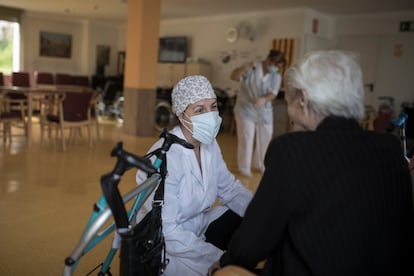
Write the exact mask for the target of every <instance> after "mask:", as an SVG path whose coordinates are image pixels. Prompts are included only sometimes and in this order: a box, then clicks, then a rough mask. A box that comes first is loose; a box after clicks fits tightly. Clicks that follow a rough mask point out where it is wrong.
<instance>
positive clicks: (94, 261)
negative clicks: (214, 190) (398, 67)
mask: <svg viewBox="0 0 414 276" xmlns="http://www.w3.org/2000/svg"><path fill="white" fill-rule="evenodd" d="M33 136H34V141H33V146H32V147H31V148H30V149H29V148H27V146H26V139H25V138H24V137H23V136H17V137H13V140H12V142H11V143H6V144H4V143H3V141H2V139H0V223H1V224H0V244H1V248H2V249H1V256H0V275H62V271H63V267H64V259H65V258H66V257H67V256H69V255H70V253H71V251H72V250H73V248H74V246H75V244H76V243H77V242H78V240H79V238H80V235H81V232H82V230H83V227H84V226H85V223H86V221H87V219H88V218H89V216H90V214H91V212H92V207H93V203H95V202H96V200H97V199H98V198H99V196H100V194H101V190H100V185H99V179H100V176H101V175H102V174H104V173H107V172H109V171H111V169H112V168H113V166H114V158H112V157H111V156H110V151H111V149H112V147H113V146H114V145H115V143H116V142H117V141H123V143H124V148H125V149H126V150H128V151H131V152H134V153H135V154H137V155H143V154H145V152H146V151H147V149H148V148H149V146H150V145H151V144H152V143H153V142H154V141H155V140H156V139H157V136H158V133H155V132H154V137H135V136H129V135H125V134H123V132H122V129H121V126H119V125H117V124H116V123H114V122H111V121H103V122H102V127H101V140H99V141H95V143H94V147H93V148H89V147H88V142H87V137H86V136H87V135H86V133H84V135H83V137H79V138H77V139H76V140H75V141H74V142H73V143H72V144H69V145H68V146H67V151H66V152H62V150H61V143H60V142H59V140H58V141H49V140H46V141H45V142H44V144H43V145H39V130H38V125H34V135H33ZM218 141H219V143H220V145H221V147H222V150H223V155H224V159H225V160H226V162H227V165H228V167H229V169H230V170H231V171H232V172H236V136H235V135H233V134H228V133H220V134H219V136H218ZM236 176H237V177H239V178H240V180H241V181H242V182H243V183H244V184H245V185H246V186H247V187H249V188H250V189H252V190H255V189H256V186H257V183H258V182H259V180H260V176H261V175H260V174H259V173H257V172H255V173H254V174H253V177H252V178H245V177H242V176H239V175H238V174H236ZM134 186H135V171H132V170H131V171H129V172H127V173H126V174H125V175H124V177H123V178H122V181H121V183H120V188H121V190H122V192H126V191H128V190H130V189H131V188H132V187H134ZM109 246H110V240H109V239H108V241H105V242H102V244H100V245H98V246H97V247H96V248H95V249H93V251H91V252H90V253H89V254H87V255H86V256H84V257H83V258H82V260H81V263H80V264H79V266H78V268H77V270H76V273H75V274H74V275H85V274H87V273H88V272H89V271H90V270H92V268H93V267H95V266H96V265H98V264H99V263H100V262H102V260H103V256H104V255H105V254H106V253H107V250H108V248H109ZM118 270H119V269H118V258H117V257H116V258H115V261H114V263H113V267H112V269H111V271H112V272H113V275H118ZM92 275H96V273H95V274H92Z"/></svg>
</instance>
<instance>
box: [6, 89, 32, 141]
mask: <svg viewBox="0 0 414 276" xmlns="http://www.w3.org/2000/svg"><path fill="white" fill-rule="evenodd" d="M11 102H13V100H12V99H10V98H9V97H8V95H7V94H0V124H1V125H2V127H3V142H4V143H6V142H7V138H9V141H11V137H12V130H11V129H12V124H13V123H19V122H22V121H24V120H25V119H24V112H23V110H24V109H23V108H20V111H13V110H10V104H11ZM18 104H22V101H18ZM25 131H26V129H25ZM25 134H26V133H25Z"/></svg>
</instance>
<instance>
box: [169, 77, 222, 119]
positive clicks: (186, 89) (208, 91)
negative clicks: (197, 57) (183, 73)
mask: <svg viewBox="0 0 414 276" xmlns="http://www.w3.org/2000/svg"><path fill="white" fill-rule="evenodd" d="M215 98H217V96H216V94H215V93H214V89H213V87H212V86H211V83H210V82H209V81H208V79H207V78H206V77H204V76H188V77H185V78H183V79H182V80H180V81H179V82H178V83H177V84H176V85H175V86H174V88H173V91H172V93H171V101H172V111H173V112H174V113H175V114H176V115H179V114H181V113H183V112H184V111H185V109H186V108H187V106H188V105H189V104H193V103H196V102H198V101H201V100H205V99H215Z"/></svg>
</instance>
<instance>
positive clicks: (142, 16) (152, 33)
mask: <svg viewBox="0 0 414 276" xmlns="http://www.w3.org/2000/svg"><path fill="white" fill-rule="evenodd" d="M160 9H161V0H133V1H128V18H127V35H126V36H127V38H126V39H127V41H126V61H125V78H124V97H125V100H124V124H123V131H124V133H126V134H130V135H136V136H147V137H148V136H154V133H155V132H154V125H155V123H154V120H155V104H156V85H157V84H156V82H157V62H158V41H159V28H160Z"/></svg>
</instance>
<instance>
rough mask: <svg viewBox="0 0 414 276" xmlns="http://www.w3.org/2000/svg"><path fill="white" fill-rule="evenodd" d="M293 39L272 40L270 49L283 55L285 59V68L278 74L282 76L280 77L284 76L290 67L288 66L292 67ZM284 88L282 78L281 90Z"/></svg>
mask: <svg viewBox="0 0 414 276" xmlns="http://www.w3.org/2000/svg"><path fill="white" fill-rule="evenodd" d="M295 44H296V43H295V39H294V38H277V39H273V41H272V49H274V50H279V51H281V52H283V53H285V57H286V65H285V67H284V68H283V69H282V70H281V72H280V74H281V75H282V77H283V76H284V74H285V71H286V69H287V68H289V67H290V65H292V63H293V61H294V60H293V59H294V57H295V55H294V54H295ZM283 87H284V82H283V78H282V85H281V88H283Z"/></svg>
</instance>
